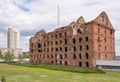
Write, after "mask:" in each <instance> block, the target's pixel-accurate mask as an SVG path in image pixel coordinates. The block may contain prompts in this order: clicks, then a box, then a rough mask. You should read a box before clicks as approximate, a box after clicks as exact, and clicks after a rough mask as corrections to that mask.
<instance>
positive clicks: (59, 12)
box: [58, 0, 60, 28]
mask: <svg viewBox="0 0 120 82" xmlns="http://www.w3.org/2000/svg"><path fill="white" fill-rule="evenodd" d="M58 28H60V0H58Z"/></svg>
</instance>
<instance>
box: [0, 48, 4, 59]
mask: <svg viewBox="0 0 120 82" xmlns="http://www.w3.org/2000/svg"><path fill="white" fill-rule="evenodd" d="M3 58H4V56H3V54H2V52H1V50H0V59H3Z"/></svg>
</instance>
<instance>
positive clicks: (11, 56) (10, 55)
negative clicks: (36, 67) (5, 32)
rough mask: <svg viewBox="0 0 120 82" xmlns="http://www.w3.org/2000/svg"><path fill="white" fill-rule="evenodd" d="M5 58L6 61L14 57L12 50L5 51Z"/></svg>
mask: <svg viewBox="0 0 120 82" xmlns="http://www.w3.org/2000/svg"><path fill="white" fill-rule="evenodd" d="M4 59H5V61H6V62H10V61H12V60H13V59H14V55H13V54H11V53H10V52H6V53H4Z"/></svg>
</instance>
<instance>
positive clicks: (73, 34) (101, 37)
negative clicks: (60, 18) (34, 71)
mask: <svg viewBox="0 0 120 82" xmlns="http://www.w3.org/2000/svg"><path fill="white" fill-rule="evenodd" d="M114 32H115V30H114V28H113V27H112V25H111V23H110V21H109V19H108V16H107V15H106V13H105V12H102V13H101V14H100V15H99V16H98V17H97V18H95V19H94V20H92V21H90V22H85V20H84V18H83V17H82V16H81V17H80V18H79V19H78V20H77V21H76V22H72V23H70V24H69V25H68V26H65V27H61V28H57V29H56V30H54V31H52V32H49V33H46V32H45V31H44V30H40V31H39V32H37V33H36V34H35V36H34V37H31V38H30V62H31V63H39V64H57V65H66V66H79V67H89V68H95V67H96V60H98V59H114V58H115V37H114V34H115V33H114Z"/></svg>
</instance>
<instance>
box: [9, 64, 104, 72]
mask: <svg viewBox="0 0 120 82" xmlns="http://www.w3.org/2000/svg"><path fill="white" fill-rule="evenodd" d="M10 64H12V65H17V66H26V67H34V68H45V69H51V70H58V71H67V72H75V73H102V74H103V73H105V72H104V71H102V70H100V69H90V68H80V67H68V66H60V65H53V64H28V63H10Z"/></svg>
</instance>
